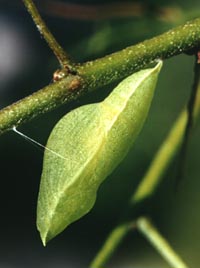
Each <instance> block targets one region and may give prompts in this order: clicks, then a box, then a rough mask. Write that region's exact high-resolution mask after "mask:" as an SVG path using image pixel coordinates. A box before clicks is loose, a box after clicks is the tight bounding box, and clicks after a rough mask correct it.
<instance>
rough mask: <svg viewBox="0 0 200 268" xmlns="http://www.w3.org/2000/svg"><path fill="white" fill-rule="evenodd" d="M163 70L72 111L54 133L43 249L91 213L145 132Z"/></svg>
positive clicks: (41, 213) (43, 206) (41, 216)
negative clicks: (106, 181) (102, 186)
mask: <svg viewBox="0 0 200 268" xmlns="http://www.w3.org/2000/svg"><path fill="white" fill-rule="evenodd" d="M161 66H162V62H159V63H158V64H157V65H156V67H154V68H151V69H146V70H141V71H139V72H137V73H135V74H133V75H131V76H129V77H128V78H126V79H125V80H123V81H122V82H121V83H120V84H119V85H118V86H117V87H116V88H115V89H114V90H113V92H112V93H111V94H110V95H109V96H108V97H107V98H106V99H105V100H104V101H103V102H100V103H95V104H89V105H85V106H82V107H79V108H77V109H75V110H73V111H71V112H70V113H68V114H67V115H65V116H64V117H63V118H62V119H61V120H60V121H59V122H58V123H57V125H56V126H55V127H54V129H53V131H52V132H51V135H50V137H49V140H48V143H47V149H46V150H45V155H44V164H43V172H42V178H41V184H40V191H39V197H38V207H37V227H38V230H39V232H40V235H41V239H42V241H43V244H44V245H45V244H46V242H48V241H49V240H50V239H52V238H53V237H55V236H56V235H57V234H59V233H60V232H62V231H63V230H64V229H65V228H66V227H67V226H68V225H69V224H71V223H72V222H74V221H76V220H78V219H79V218H80V217H82V216H83V215H85V214H86V213H88V212H89V211H90V209H91V208H92V207H93V205H94V202H95V199H96V193H97V189H98V187H99V185H100V184H101V183H102V181H103V180H104V179H105V178H106V177H107V176H108V175H109V174H110V173H111V172H112V171H113V170H114V169H115V168H116V167H117V165H118V164H119V163H120V162H121V161H122V160H123V158H124V157H125V155H126V154H127V152H128V150H129V149H130V147H131V145H132V144H133V142H134V140H135V139H136V137H137V135H138V133H139V131H140V130H141V128H142V126H143V123H144V121H145V119H146V116H147V114H148V111H149V107H150V104H151V100H152V96H153V93H154V88H155V85H156V81H157V77H158V74H159V71H160V69H161ZM52 151H53V152H55V153H52Z"/></svg>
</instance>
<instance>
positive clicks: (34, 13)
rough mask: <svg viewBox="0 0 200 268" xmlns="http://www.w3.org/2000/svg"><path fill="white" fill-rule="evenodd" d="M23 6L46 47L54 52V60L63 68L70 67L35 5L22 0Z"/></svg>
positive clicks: (30, 0)
mask: <svg viewBox="0 0 200 268" xmlns="http://www.w3.org/2000/svg"><path fill="white" fill-rule="evenodd" d="M23 2H24V5H25V7H26V9H27V10H28V12H29V13H30V15H31V17H32V19H33V21H34V23H35V25H36V27H37V29H38V30H39V32H40V33H41V35H42V36H43V37H44V39H45V40H46V42H47V44H48V46H49V47H50V48H51V49H52V51H53V52H54V54H55V56H56V58H57V59H58V61H59V62H60V65H61V66H62V67H63V68H64V67H65V66H68V65H70V60H69V58H68V56H67V54H66V53H65V51H64V50H63V48H62V47H61V46H60V45H59V44H58V42H57V41H56V39H55V37H54V36H53V35H52V33H51V32H50V31H49V29H48V27H47V25H46V23H45V22H44V21H43V19H42V17H41V16H40V14H39V12H38V10H37V8H36V6H35V4H34V3H33V1H32V0H23Z"/></svg>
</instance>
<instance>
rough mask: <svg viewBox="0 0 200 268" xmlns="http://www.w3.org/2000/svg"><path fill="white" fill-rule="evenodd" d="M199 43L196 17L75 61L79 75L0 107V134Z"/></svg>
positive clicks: (199, 19)
mask: <svg viewBox="0 0 200 268" xmlns="http://www.w3.org/2000/svg"><path fill="white" fill-rule="evenodd" d="M28 3H29V2H27V4H28ZM199 45H200V18H198V19H195V20H192V21H189V22H187V23H186V24H185V25H182V26H179V27H177V28H174V29H172V30H170V31H168V32H166V33H164V34H162V35H159V36H157V37H154V38H152V39H149V40H146V41H144V42H142V43H139V44H137V45H135V46H131V47H128V48H126V49H124V50H121V51H119V52H116V53H113V54H111V55H108V56H106V57H104V58H100V59H98V60H95V61H91V62H87V63H84V64H82V65H77V66H76V69H77V72H78V74H79V76H80V77H81V79H80V77H79V76H71V75H70V76H69V77H65V78H63V79H62V81H59V82H56V83H54V84H51V85H49V86H47V87H45V88H44V89H41V90H40V91H38V92H36V93H35V94H33V95H31V96H29V97H26V98H24V99H22V100H20V101H19V102H17V103H14V104H12V105H10V106H8V107H7V108H5V109H3V110H1V111H0V134H1V133H3V132H5V131H8V130H9V129H11V128H12V127H13V126H19V125H21V124H22V123H25V122H27V121H29V120H31V119H32V118H34V117H37V116H39V115H41V114H43V113H45V112H48V111H50V110H52V109H55V108H56V107H58V106H60V105H61V104H64V103H68V102H69V101H71V100H72V99H76V98H78V97H80V96H81V95H82V94H84V93H87V92H88V91H91V90H94V89H98V88H100V87H102V86H104V85H107V84H109V83H111V82H114V81H117V80H119V79H122V78H124V77H125V76H128V75H130V74H131V73H133V72H135V71H138V70H140V69H142V68H144V67H145V66H147V65H148V64H150V63H152V62H154V61H155V60H156V59H159V58H161V59H167V58H170V57H172V56H175V55H178V54H181V53H183V52H187V51H188V50H191V49H193V48H196V47H197V46H199ZM80 80H81V81H82V82H80ZM74 88H75V89H76V90H72V89H74Z"/></svg>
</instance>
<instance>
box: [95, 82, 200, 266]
mask: <svg viewBox="0 0 200 268" xmlns="http://www.w3.org/2000/svg"><path fill="white" fill-rule="evenodd" d="M197 86H198V90H197V95H196V100H195V104H194V123H195V122H196V120H197V117H198V116H199V114H200V78H199V80H198V83H197ZM187 118H188V114H187V109H185V110H184V111H182V112H181V113H180V115H179V116H178V118H177V120H176V121H175V123H174V125H173V127H172V129H171V130H170V132H169V134H168V136H167V137H166V139H165V140H164V142H163V144H162V145H161V146H160V148H159V150H158V151H157V153H156V155H155V157H154V159H153V160H152V162H151V164H150V166H149V169H148V170H147V172H146V174H145V175H144V177H143V178H142V180H141V182H140V184H139V186H138V188H137V189H136V191H135V192H134V194H133V195H132V197H131V199H130V204H131V211H132V210H134V208H135V207H136V205H137V204H139V203H142V202H143V201H144V200H146V199H147V198H148V197H150V196H151V195H153V193H154V192H155V191H156V189H157V187H158V185H159V183H160V182H161V179H162V178H163V175H164V173H165V171H166V170H167V168H168V166H169V165H170V163H171V162H172V160H173V158H174V156H175V155H176V153H177V151H178V149H179V148H180V145H181V143H182V140H183V137H184V133H185V127H186V124H187ZM119 226H120V225H119ZM119 226H116V227H115V228H114V229H113V230H112V231H111V232H110V234H109V235H108V237H107V238H106V241H105V242H104V244H103V246H102V248H101V249H100V250H99V252H98V253H97V255H96V257H95V259H98V258H99V257H98V256H99V255H100V256H101V255H102V253H101V252H103V256H104V258H99V259H101V263H100V262H99V266H98V268H100V267H103V266H104V264H105V263H106V262H107V261H108V259H109V258H110V257H111V256H112V254H113V253H114V250H116V249H117V246H118V245H119V244H120V242H121V241H122V240H123V239H124V238H125V236H126V235H127V232H128V229H125V232H123V233H122V235H121V237H120V239H121V241H119V240H118V241H117V244H116V245H113V248H107V247H106V244H107V241H113V236H114V235H115V230H117V229H118V227H119ZM95 268H97V267H95Z"/></svg>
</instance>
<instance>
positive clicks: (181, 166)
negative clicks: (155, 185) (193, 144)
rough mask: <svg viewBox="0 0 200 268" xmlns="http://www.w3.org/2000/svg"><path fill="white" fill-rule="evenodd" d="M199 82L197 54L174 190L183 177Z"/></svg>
mask: <svg viewBox="0 0 200 268" xmlns="http://www.w3.org/2000/svg"><path fill="white" fill-rule="evenodd" d="M199 80H200V54H199V52H197V53H195V62H194V82H193V85H192V90H191V94H190V99H189V102H188V106H187V124H186V127H185V134H184V138H183V142H182V145H181V149H180V154H179V163H178V164H179V166H178V174H177V179H176V188H177V186H178V184H179V182H180V181H181V180H182V178H183V176H184V168H185V163H186V156H187V149H188V144H189V139H190V135H191V131H192V127H193V121H194V109H195V101H196V98H197V94H198V83H199Z"/></svg>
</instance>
